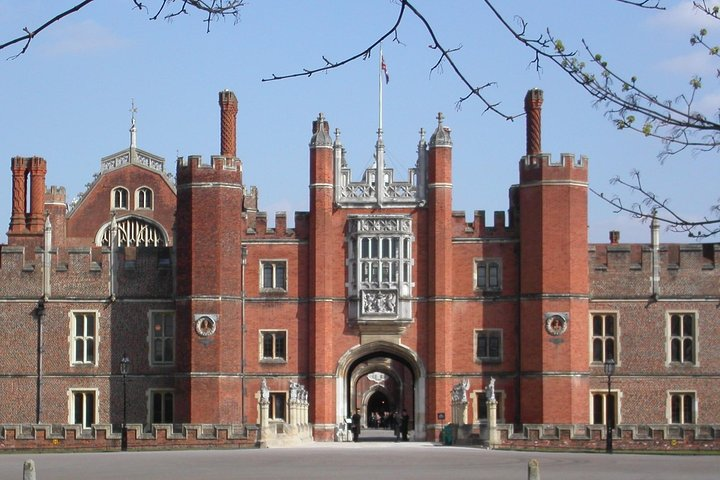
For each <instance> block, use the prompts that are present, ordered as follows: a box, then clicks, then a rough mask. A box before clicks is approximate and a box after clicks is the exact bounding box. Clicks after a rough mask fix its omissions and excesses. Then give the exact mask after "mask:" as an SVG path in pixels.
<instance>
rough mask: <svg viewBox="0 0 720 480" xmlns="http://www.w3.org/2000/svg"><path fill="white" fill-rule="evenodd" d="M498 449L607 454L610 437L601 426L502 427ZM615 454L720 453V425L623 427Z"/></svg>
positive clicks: (615, 442)
mask: <svg viewBox="0 0 720 480" xmlns="http://www.w3.org/2000/svg"><path fill="white" fill-rule="evenodd" d="M498 433H499V438H500V444H499V445H498V446H497V448H513V449H523V450H534V449H543V450H552V449H558V450H561V449H573V450H598V451H604V450H605V447H606V441H607V437H606V435H605V427H604V426H601V425H524V426H523V428H522V430H521V431H518V432H516V431H515V429H514V427H513V426H512V425H498ZM613 450H619V451H622V450H625V451H632V450H652V451H672V450H682V451H720V425H683V426H679V425H619V426H618V427H617V428H616V429H615V431H614V434H613Z"/></svg>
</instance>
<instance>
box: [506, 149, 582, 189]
mask: <svg viewBox="0 0 720 480" xmlns="http://www.w3.org/2000/svg"><path fill="white" fill-rule="evenodd" d="M542 180H573V181H577V182H584V183H587V181H588V158H587V157H586V156H584V155H581V156H579V157H576V156H575V155H573V154H571V153H561V154H560V158H559V160H557V161H554V160H553V159H552V156H551V155H550V154H548V153H538V154H534V155H524V156H523V157H522V158H521V159H520V183H528V182H537V181H542Z"/></svg>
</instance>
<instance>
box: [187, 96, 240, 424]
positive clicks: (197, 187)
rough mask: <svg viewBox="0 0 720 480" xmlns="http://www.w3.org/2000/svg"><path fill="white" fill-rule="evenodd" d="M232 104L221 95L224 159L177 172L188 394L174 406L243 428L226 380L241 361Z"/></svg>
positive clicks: (195, 161)
mask: <svg viewBox="0 0 720 480" xmlns="http://www.w3.org/2000/svg"><path fill="white" fill-rule="evenodd" d="M234 98H235V96H234V94H233V93H232V92H227V91H225V92H221V93H220V104H221V107H222V110H221V112H222V113H221V116H222V118H223V122H222V125H223V141H222V145H221V150H223V152H224V153H225V155H223V156H215V157H212V160H211V163H210V164H209V165H207V164H203V163H202V159H201V158H200V157H198V156H191V157H189V158H188V160H187V161H184V160H183V159H179V160H178V167H177V193H178V200H177V205H178V207H177V217H176V237H175V238H176V256H177V298H178V300H177V323H178V329H177V332H178V344H179V345H181V348H182V351H186V352H188V355H187V356H185V357H183V358H182V359H178V360H179V361H180V362H181V365H179V368H180V370H181V371H182V372H185V373H188V374H189V375H188V377H189V378H186V379H183V380H181V384H180V385H178V390H179V391H181V392H182V391H184V392H185V393H186V395H180V396H179V399H185V400H186V401H188V402H189V403H188V404H185V405H182V404H181V405H177V409H178V412H177V413H178V417H179V418H180V419H181V420H182V421H189V422H192V423H228V424H229V423H241V422H242V418H240V417H241V414H240V411H241V410H240V408H239V403H240V401H241V400H240V399H241V397H242V388H241V381H240V379H239V378H237V377H233V378H227V377H226V376H225V375H224V372H230V371H235V370H237V368H238V366H239V365H240V364H241V361H242V360H241V358H242V357H241V355H242V353H241V349H240V348H239V347H238V346H239V345H241V343H242V342H241V336H242V332H241V327H240V323H239V322H238V319H239V318H240V315H241V305H240V301H239V299H240V298H241V294H242V286H241V278H240V275H241V274H240V272H241V261H242V260H241V248H240V247H241V242H242V234H241V232H242V231H244V229H243V228H241V225H243V223H244V220H243V215H242V202H243V185H242V165H241V163H240V160H238V159H237V158H235V156H234V153H235V148H234V135H233V136H232V138H233V141H231V142H229V143H228V141H227V140H226V138H225V137H226V135H225V134H227V133H228V132H227V131H226V129H227V128H229V127H228V125H234V115H230V116H231V117H232V118H233V121H228V123H226V121H227V118H226V112H227V111H228V110H230V111H232V105H233V99H234ZM228 105H229V106H230V108H228ZM235 105H236V103H235ZM196 373H197V374H200V375H194V374H196ZM180 403H182V400H180Z"/></svg>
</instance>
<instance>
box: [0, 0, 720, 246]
mask: <svg viewBox="0 0 720 480" xmlns="http://www.w3.org/2000/svg"><path fill="white" fill-rule="evenodd" d="M74 3H75V2H74V1H69V0H53V1H52V2H48V1H47V0H23V1H22V2H17V1H13V0H0V43H2V42H4V41H6V40H8V39H10V38H14V37H15V36H17V35H18V34H19V33H20V32H21V29H22V28H23V27H25V26H29V27H31V28H32V27H36V26H38V25H40V24H42V23H43V22H45V21H46V20H47V19H49V18H50V17H51V16H54V15H55V14H57V13H59V12H61V11H63V10H65V9H66V8H67V7H68V6H70V5H71V4H74ZM150 3H152V4H159V3H160V2H150ZM247 3H248V4H247V6H246V7H244V8H243V9H242V13H241V17H240V21H239V22H238V23H234V22H233V21H232V20H220V21H218V22H215V23H213V24H212V25H211V31H210V33H206V31H205V24H204V23H203V22H202V20H203V17H202V16H201V15H200V14H197V13H195V14H192V15H189V16H182V17H177V18H175V19H174V20H173V21H171V22H168V21H163V20H158V21H150V20H149V15H148V14H147V13H146V12H139V11H137V10H134V9H133V4H132V2H131V1H130V0H113V1H101V0H98V1H97V2H96V3H95V4H91V5H90V6H88V7H86V8H84V9H83V10H81V11H80V12H79V13H77V14H74V15H72V16H70V17H68V18H66V19H65V20H63V21H62V22H61V23H58V24H57V25H55V26H53V27H51V28H50V29H48V30H46V31H45V32H43V33H42V34H41V35H39V36H38V37H37V38H36V39H35V40H34V41H33V43H32V45H31V48H30V50H29V51H28V53H26V54H25V55H22V56H20V57H19V58H17V59H15V60H5V59H6V58H7V57H9V56H11V55H13V54H15V53H17V51H18V49H6V50H3V51H0V58H1V60H0V95H1V96H2V101H1V102H0V105H2V115H0V132H2V133H1V134H0V159H1V160H0V162H2V163H0V172H3V173H2V176H0V243H3V242H5V241H6V236H5V232H6V231H7V226H8V224H9V220H10V211H11V207H10V187H11V174H10V158H11V157H13V156H15V155H21V156H30V155H38V156H42V157H44V158H45V159H46V160H47V162H48V175H47V184H48V185H63V186H65V187H66V189H67V193H68V201H70V200H71V199H72V198H73V197H74V196H76V195H77V194H79V193H81V192H82V191H83V190H84V189H85V185H86V184H87V183H89V182H90V181H91V180H92V174H93V173H94V172H96V171H99V167H100V159H101V157H103V156H106V155H110V154H112V153H114V152H116V151H118V150H121V149H124V148H126V147H127V146H128V145H129V133H128V128H129V126H130V113H129V109H130V105H131V99H134V101H135V105H136V107H137V108H138V112H137V128H138V146H139V147H140V148H142V149H144V150H147V151H150V152H152V153H154V154H157V155H160V156H162V157H164V158H165V159H166V168H167V169H168V170H170V171H171V172H173V173H174V170H175V158H176V157H177V156H178V155H181V156H187V155H194V154H200V155H203V157H204V158H207V159H209V157H210V156H211V155H213V154H217V153H218V150H219V109H218V105H217V92H219V91H220V90H222V89H226V88H227V89H230V90H233V91H234V92H235V93H236V95H237V97H238V101H239V110H240V112H239V114H238V156H239V157H240V158H241V159H242V160H243V164H244V179H245V183H246V184H247V185H255V186H257V187H258V189H259V206H260V209H261V210H264V211H267V212H268V214H269V218H270V219H273V218H274V213H273V212H275V211H287V212H288V217H289V220H290V219H292V218H293V214H292V212H294V211H299V210H307V208H308V189H307V185H308V148H307V145H308V141H309V139H310V134H311V122H312V120H314V119H315V118H316V117H317V115H318V113H319V112H323V113H324V114H325V116H326V117H327V119H328V121H329V122H330V126H331V130H334V129H335V128H340V129H341V132H342V140H343V144H344V145H345V147H346V149H347V152H348V160H349V163H350V166H351V167H352V169H353V173H354V177H355V178H356V179H357V178H358V177H359V175H360V173H361V171H362V170H363V169H364V168H366V167H367V166H369V164H370V163H371V162H372V154H373V146H374V142H375V138H376V136H375V135H376V134H375V132H376V129H377V117H378V112H377V110H378V107H377V95H378V93H377V83H378V82H377V74H378V67H377V52H375V51H374V52H373V55H372V58H371V59H369V60H367V61H364V62H363V61H360V62H356V63H354V64H351V65H348V66H346V67H344V68H341V69H339V70H336V71H333V72H329V73H327V74H319V75H314V76H312V77H310V78H299V79H293V80H285V81H279V82H261V79H262V78H265V77H269V76H271V75H272V74H273V73H276V74H282V73H291V72H294V71H297V70H299V69H302V68H305V67H308V68H311V67H316V66H319V65H320V64H321V63H322V56H323V55H324V56H326V57H328V58H329V59H331V60H339V59H341V58H343V57H345V56H349V55H350V54H354V53H356V52H358V51H362V50H363V49H364V48H366V47H367V46H368V45H369V44H370V43H371V42H372V41H373V40H374V38H375V37H377V36H379V35H380V34H381V33H384V32H385V31H386V30H387V29H388V28H389V27H390V26H391V25H392V24H393V22H394V20H395V16H396V14H397V10H398V5H397V3H396V2H394V1H392V0H368V1H363V2H340V1H334V0H325V1H321V0H317V1H315V0H305V1H290V0H277V1H271V0H266V1H248V2H247ZM496 3H497V4H498V7H499V8H501V11H502V12H503V13H504V14H505V15H506V16H507V17H508V18H509V19H512V18H513V16H514V15H521V16H522V17H523V18H524V19H525V20H526V21H527V22H529V30H530V31H531V32H536V33H538V34H539V33H543V32H544V31H545V29H546V28H550V30H551V31H552V33H553V34H554V35H556V36H557V37H559V38H561V39H562V40H563V42H564V44H565V45H566V47H567V48H568V49H575V48H579V47H580V40H581V39H582V38H584V39H585V40H586V41H588V43H590V45H591V46H593V48H595V49H596V50H597V51H599V52H601V53H602V54H603V57H604V58H605V59H606V60H608V61H609V62H610V65H611V66H613V67H615V68H616V69H617V70H619V71H621V72H627V74H628V76H630V75H636V76H637V77H638V78H639V81H640V82H641V83H642V85H643V86H644V87H646V88H647V89H649V90H653V91H656V92H658V93H659V94H661V96H666V97H674V96H676V95H677V94H680V93H684V92H686V91H687V86H688V81H689V79H690V77H691V76H692V74H694V73H698V74H700V75H702V76H703V77H704V78H705V82H704V84H705V86H704V88H703V89H702V91H701V94H702V95H701V98H700V99H699V100H700V103H701V104H702V105H703V107H704V108H705V109H706V111H708V112H713V111H715V110H716V109H717V106H718V104H719V103H720V102H719V99H720V90H719V89H718V85H717V80H716V79H715V78H714V75H713V72H714V71H715V67H716V65H714V64H713V62H712V59H711V58H710V57H709V56H708V55H706V54H702V53H701V52H700V49H699V48H691V47H690V44H689V38H690V34H691V33H692V32H694V31H697V30H698V29H699V27H700V26H706V27H708V28H709V29H710V34H711V41H712V37H714V38H715V39H717V37H718V35H720V31H718V30H717V29H714V27H715V26H716V25H713V24H712V23H710V22H708V20H707V19H706V17H703V16H702V15H701V14H700V13H693V11H692V9H691V8H690V4H691V1H688V0H683V1H668V2H663V3H664V4H665V5H666V6H667V7H668V11H666V12H652V11H647V10H641V9H638V8H631V7H628V6H625V5H622V4H620V3H618V2H614V1H611V0H596V1H593V2H589V1H578V0H556V1H553V2H542V5H543V6H542V8H538V6H537V5H538V4H539V2H538V1H537V0H503V1H498V2H496ZM416 6H417V8H418V9H419V10H420V11H421V12H422V13H423V14H424V15H425V16H426V18H427V19H428V20H429V21H430V22H431V23H432V24H433V26H434V27H435V31H436V34H437V35H438V38H439V39H440V41H441V42H442V43H443V44H444V45H445V46H446V47H448V48H453V47H458V46H462V48H461V50H460V51H458V52H457V53H456V54H454V59H455V61H456V62H457V64H458V65H459V66H460V67H461V68H462V70H463V71H464V73H465V74H466V76H467V77H468V78H470V79H471V81H472V82H473V83H474V84H477V85H480V84H485V83H487V82H496V83H495V84H494V85H493V86H492V87H489V88H488V89H487V93H488V96H489V97H490V98H491V99H495V100H496V101H498V102H501V108H502V109H503V110H504V111H506V112H508V113H520V112H521V111H522V105H523V97H524V94H525V92H526V91H527V90H528V89H530V88H534V87H538V88H541V89H543V90H544V92H545V104H544V107H543V143H542V145H543V150H544V151H546V152H548V153H551V154H552V155H553V156H554V157H555V158H557V156H558V155H559V154H560V153H565V152H569V153H575V154H577V155H581V154H582V155H587V156H588V157H589V159H590V183H591V186H592V187H593V188H595V189H596V190H601V191H604V192H606V193H608V194H614V193H617V194H621V195H625V196H626V197H627V198H626V200H627V201H629V202H632V201H633V200H635V197H633V196H630V195H629V194H628V193H627V192H625V191H623V190H620V189H618V188H617V187H614V186H612V185H610V184H609V179H610V178H612V177H614V176H616V175H621V176H623V177H627V176H628V173H629V172H630V171H631V170H633V169H638V170H640V171H641V174H642V178H643V181H644V183H645V185H646V186H647V187H648V188H649V189H651V190H653V191H655V192H656V193H657V194H658V195H659V196H662V197H667V198H669V199H670V202H671V205H672V206H673V207H674V208H676V209H677V210H678V211H681V212H683V213H685V214H687V216H689V217H692V218H700V217H702V216H705V215H708V214H709V206H710V205H711V204H712V203H713V202H715V201H716V199H717V198H718V189H717V179H718V178H720V175H718V174H719V173H720V164H719V163H718V162H717V158H716V157H717V153H715V152H713V153H708V154H700V155H693V154H692V153H690V152H687V153H683V154H681V155H678V156H675V157H672V158H670V159H668V160H667V161H666V162H665V163H664V164H662V165H660V163H659V162H658V160H657V154H658V152H659V151H660V149H661V145H660V144H659V143H657V142H655V141H652V140H649V139H645V138H642V137H639V136H636V135H634V134H631V133H629V132H619V131H617V130H616V129H615V127H614V126H613V124H612V123H611V122H610V121H608V120H607V119H606V118H605V117H604V115H603V113H604V111H603V109H602V108H599V107H595V106H593V102H592V100H591V99H590V98H589V97H588V96H587V95H586V94H585V93H584V92H583V91H582V90H581V89H580V87H578V86H577V85H575V84H574V83H572V82H571V80H570V79H569V78H567V77H565V76H564V74H562V73H561V72H559V71H557V69H555V68H554V67H553V66H552V65H550V64H549V63H547V62H546V63H545V64H544V68H543V71H542V73H541V74H538V73H537V72H536V71H535V70H534V68H532V67H529V66H528V64H529V62H530V61H531V60H532V56H531V54H530V52H528V51H527V50H526V49H524V48H523V47H522V46H520V45H519V44H518V43H517V42H516V41H515V40H513V39H512V38H511V37H510V36H509V34H508V33H507V32H506V31H505V30H503V29H502V28H501V26H500V25H499V24H498V22H497V21H496V20H495V19H493V18H492V17H491V14H490V11H489V10H488V9H487V7H486V6H485V5H484V4H483V3H482V2H478V1H476V0H467V1H462V0H457V1H447V2H437V1H429V0H417V2H416ZM399 40H400V41H401V42H402V43H395V42H386V43H385V44H384V47H383V48H384V55H385V60H386V63H387V65H388V69H389V73H390V76H391V80H390V83H389V84H388V85H387V86H386V88H385V95H384V120H383V123H384V125H383V127H384V139H385V145H386V151H387V157H388V158H389V164H390V165H391V166H392V167H394V168H395V169H396V171H399V172H402V173H401V174H400V175H399V177H400V178H406V176H405V175H406V174H405V171H406V169H407V168H410V167H411V166H413V165H414V162H415V159H416V147H417V142H418V139H419V135H418V130H419V129H420V128H425V129H426V130H429V131H432V130H433V129H434V127H435V125H436V120H435V117H436V115H437V112H440V111H442V112H443V113H444V115H445V117H446V120H445V123H446V125H448V126H449V127H451V129H452V135H453V141H454V147H453V166H454V176H453V182H454V190H453V198H454V209H455V210H462V211H465V212H466V218H467V219H468V220H471V218H472V215H473V211H475V210H485V211H486V213H487V218H488V219H492V212H493V211H495V210H507V208H508V188H509V187H510V185H512V184H513V183H516V182H517V180H518V167H517V163H518V160H519V159H520V157H521V156H522V155H523V153H524V149H525V121H524V118H520V119H519V120H517V121H515V122H506V121H504V120H502V119H500V118H499V117H497V116H495V115H493V114H492V113H483V107H482V105H481V104H480V103H479V102H477V101H469V102H466V103H465V104H464V105H463V107H462V109H460V110H456V108H455V103H456V101H457V100H458V98H459V97H461V96H462V95H465V93H466V92H465V90H463V86H462V85H461V84H460V82H459V80H458V79H457V78H456V77H455V76H454V75H453V74H452V73H451V72H450V71H449V70H448V69H447V68H446V69H445V70H444V72H441V73H438V72H435V73H432V74H431V73H430V72H429V70H430V68H431V67H432V66H433V65H434V64H435V62H436V61H437V56H436V54H435V52H434V51H432V50H430V49H429V48H428V44H429V42H430V40H429V37H428V35H427V33H426V32H425V31H424V30H423V27H422V25H421V24H420V22H419V21H418V20H417V19H416V18H415V17H413V16H411V15H408V16H407V17H406V19H405V21H404V23H403V25H402V26H401V28H400V31H399ZM3 164H4V165H5V166H4V167H2V166H1V165H3ZM397 176H398V175H397V174H396V178H397ZM272 221H273V220H271V222H272ZM589 223H590V225H589V227H590V229H589V237H590V241H591V242H606V241H607V238H608V231H609V230H620V231H621V241H623V242H648V241H649V227H648V225H647V224H642V223H639V222H638V221H637V220H634V219H632V218H629V217H628V216H627V215H618V214H615V213H613V211H612V209H611V208H610V207H609V206H608V205H607V204H605V203H604V202H603V201H601V200H599V199H597V198H595V197H593V196H591V197H590V221H589ZM661 239H662V241H664V242H685V241H688V239H687V237H686V236H685V235H677V234H675V235H672V234H670V233H667V232H665V233H663V234H662V235H661Z"/></svg>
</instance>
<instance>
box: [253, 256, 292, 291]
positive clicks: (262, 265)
mask: <svg viewBox="0 0 720 480" xmlns="http://www.w3.org/2000/svg"><path fill="white" fill-rule="evenodd" d="M280 264H282V265H283V266H284V274H283V275H284V278H283V280H284V282H285V287H284V288H283V287H277V286H276V285H277V284H278V277H277V269H276V266H277V265H280ZM266 265H272V267H273V275H272V282H273V286H272V287H266V286H265V266H266ZM258 277H259V280H260V292H261V293H287V291H288V287H289V285H288V283H289V281H288V261H287V259H286V258H263V259H261V260H260V274H259V275H258Z"/></svg>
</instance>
